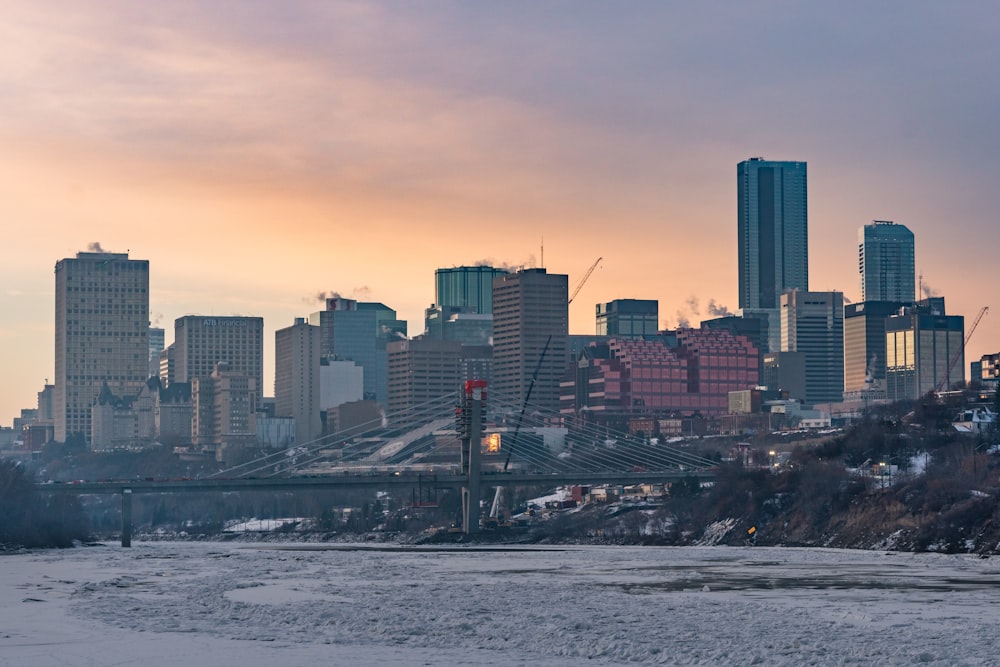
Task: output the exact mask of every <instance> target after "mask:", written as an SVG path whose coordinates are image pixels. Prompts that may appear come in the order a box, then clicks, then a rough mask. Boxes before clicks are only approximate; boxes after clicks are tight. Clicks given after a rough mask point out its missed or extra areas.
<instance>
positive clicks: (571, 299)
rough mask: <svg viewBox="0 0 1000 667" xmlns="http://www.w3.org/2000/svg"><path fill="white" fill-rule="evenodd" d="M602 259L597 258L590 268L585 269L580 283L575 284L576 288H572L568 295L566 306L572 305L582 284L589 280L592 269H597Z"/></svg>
mask: <svg viewBox="0 0 1000 667" xmlns="http://www.w3.org/2000/svg"><path fill="white" fill-rule="evenodd" d="M602 259H604V258H603V257H598V258H597V261H595V262H594V263H593V264H591V265H590V268H589V269H587V272H586V273H585V274H583V278H581V279H580V282H578V283H577V284H576V287H574V288H573V293H572V294H570V295H569V301H567V302H566V305H567V306H568V305H569V304H571V303H573V299H575V298H576V295H577V294H579V293H580V290H581V289H582V288H583V284H584V283H585V282H587V278H589V277H590V274H591V273H593V272H594V269H596V268H597V265H598V264H600V263H601V260H602Z"/></svg>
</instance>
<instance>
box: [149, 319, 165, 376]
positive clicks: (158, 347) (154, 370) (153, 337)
mask: <svg viewBox="0 0 1000 667" xmlns="http://www.w3.org/2000/svg"><path fill="white" fill-rule="evenodd" d="M165 347H166V332H165V331H164V330H163V329H162V328H161V327H149V377H158V376H159V375H160V353H161V352H163V348H165Z"/></svg>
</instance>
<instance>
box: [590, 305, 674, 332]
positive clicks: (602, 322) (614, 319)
mask: <svg viewBox="0 0 1000 667" xmlns="http://www.w3.org/2000/svg"><path fill="white" fill-rule="evenodd" d="M595 311H596V313H597V335H598V336H629V337H631V336H655V335H656V332H657V331H659V330H660V302H659V301H657V300H655V299H615V300H614V301H609V302H608V303H599V304H597V305H596V306H595Z"/></svg>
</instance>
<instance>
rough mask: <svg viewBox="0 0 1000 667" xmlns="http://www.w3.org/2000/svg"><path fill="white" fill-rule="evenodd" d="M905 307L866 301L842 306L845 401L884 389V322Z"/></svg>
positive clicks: (893, 303) (900, 304)
mask: <svg viewBox="0 0 1000 667" xmlns="http://www.w3.org/2000/svg"><path fill="white" fill-rule="evenodd" d="M904 305H906V304H904V303H901V302H899V301H865V302H862V303H849V304H847V305H846V306H844V400H854V399H858V398H862V395H861V393H860V392H872V391H884V389H885V360H886V354H885V321H886V319H887V318H888V317H890V316H891V315H895V314H896V313H898V312H899V310H900V309H901V308H902V307H903V306H904Z"/></svg>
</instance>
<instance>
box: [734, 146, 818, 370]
mask: <svg viewBox="0 0 1000 667" xmlns="http://www.w3.org/2000/svg"><path fill="white" fill-rule="evenodd" d="M736 183H737V193H736V200H737V220H738V227H739V229H738V244H739V283H740V285H739V287H740V294H739V297H740V300H739V306H740V310H739V313H738V314H739V315H740V316H741V317H756V318H758V319H761V320H765V321H766V322H767V331H768V338H767V349H765V350H764V351H771V352H777V351H778V350H780V349H781V342H780V332H781V319H780V317H779V315H780V312H781V310H780V308H781V294H782V292H784V291H785V290H786V289H800V290H808V289H809V234H808V219H807V207H806V163H805V162H771V161H768V160H764V159H763V158H759V157H755V158H750V159H749V160H745V161H743V162H740V163H739V164H738V165H737V167H736Z"/></svg>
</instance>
